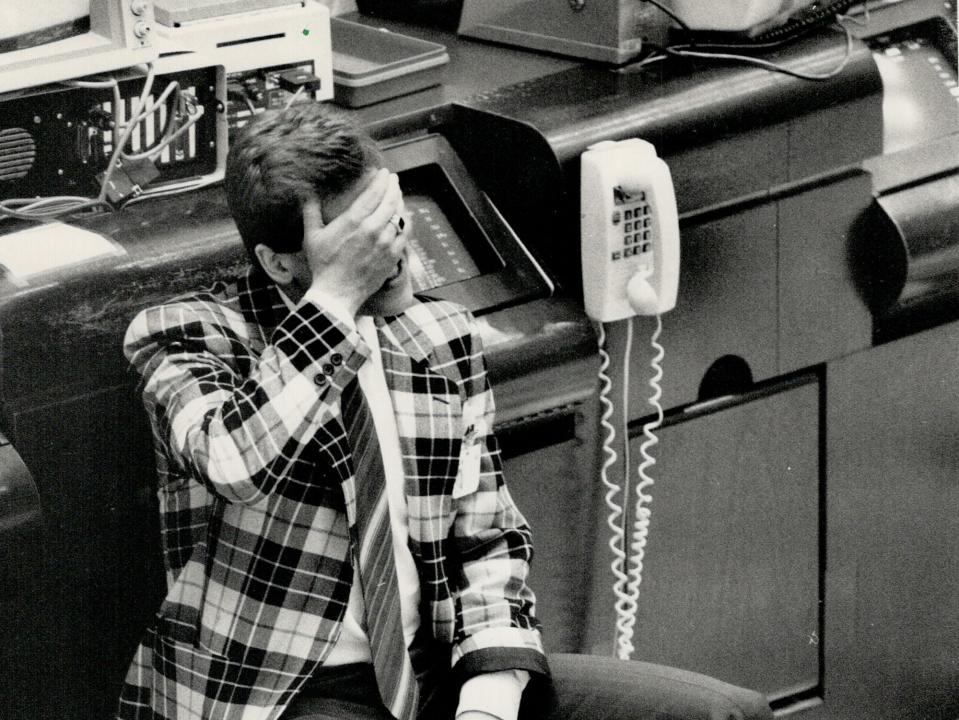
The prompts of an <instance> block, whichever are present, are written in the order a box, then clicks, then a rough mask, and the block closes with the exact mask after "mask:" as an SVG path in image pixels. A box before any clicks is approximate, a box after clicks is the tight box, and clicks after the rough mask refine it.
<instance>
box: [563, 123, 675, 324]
mask: <svg viewBox="0 0 959 720" xmlns="http://www.w3.org/2000/svg"><path fill="white" fill-rule="evenodd" d="M581 171H582V179H581V192H580V208H581V210H580V218H581V223H580V229H581V254H582V262H583V295H584V301H585V305H586V314H587V315H589V316H590V317H591V318H593V319H594V320H599V321H600V322H614V321H616V320H623V319H625V318H628V317H632V316H633V315H658V314H660V313H664V312H667V311H668V310H671V309H672V308H673V307H674V306H675V305H676V293H677V289H678V287H679V218H678V214H677V211H676V197H675V195H674V193H673V181H672V178H671V176H670V174H669V167H668V166H667V165H666V163H665V162H663V161H662V160H661V159H660V158H659V157H657V155H656V148H655V147H653V145H652V144H651V143H649V142H646V141H645V140H640V139H638V138H632V139H629V140H621V141H619V142H615V141H612V140H608V141H604V142H600V143H597V144H595V145H591V146H590V147H589V148H588V149H587V150H586V152H584V153H583V155H582V157H581Z"/></svg>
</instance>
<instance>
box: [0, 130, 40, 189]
mask: <svg viewBox="0 0 959 720" xmlns="http://www.w3.org/2000/svg"><path fill="white" fill-rule="evenodd" d="M36 157H37V146H36V144H35V143H34V142H33V138H32V137H31V136H30V133H28V132H27V131H26V130H24V129H23V128H0V182H9V181H11V180H19V179H20V178H22V177H24V176H25V175H26V174H27V173H28V172H30V168H32V167H33V163H34V160H36Z"/></svg>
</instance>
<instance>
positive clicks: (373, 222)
mask: <svg viewBox="0 0 959 720" xmlns="http://www.w3.org/2000/svg"><path fill="white" fill-rule="evenodd" d="M402 207H403V191H402V190H400V179H399V177H397V176H396V175H390V179H389V184H388V186H387V188H386V192H384V193H383V197H382V198H381V199H380V203H379V205H377V207H376V209H374V210H373V211H372V212H371V213H369V214H368V216H367V222H368V223H369V226H370V227H371V228H380V227H384V226H385V225H386V224H387V223H388V222H389V221H390V218H391V217H393V216H394V215H399V214H400V209H401V208H402Z"/></svg>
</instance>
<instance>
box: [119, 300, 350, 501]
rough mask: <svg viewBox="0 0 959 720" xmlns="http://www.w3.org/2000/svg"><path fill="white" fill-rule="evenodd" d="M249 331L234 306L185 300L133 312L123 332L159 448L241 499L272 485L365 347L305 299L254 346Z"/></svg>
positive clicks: (346, 380) (215, 488)
mask: <svg viewBox="0 0 959 720" xmlns="http://www.w3.org/2000/svg"><path fill="white" fill-rule="evenodd" d="M250 333H251V326H249V325H248V324H247V323H246V321H245V320H244V319H243V317H242V316H241V315H240V314H239V313H237V312H235V311H234V310H232V309H230V308H227V307H224V306H222V305H219V304H217V303H216V302H213V301H208V300H199V299H192V300H185V301H181V302H176V303H171V304H168V305H163V306H159V307H154V308H149V309H147V310H145V311H143V312H142V313H140V314H139V315H138V316H137V317H136V318H135V319H134V320H133V322H132V324H131V325H130V327H129V329H128V330H127V334H126V338H125V339H124V351H125V353H126V356H127V359H128V360H129V361H130V363H131V365H132V366H133V367H134V369H135V370H136V371H137V372H138V373H139V374H140V376H141V388H142V395H143V401H144V404H145V405H146V408H147V411H148V412H149V414H150V416H151V418H152V421H153V423H154V426H155V430H156V434H157V436H158V438H159V441H160V442H162V443H164V444H165V445H166V447H165V448H163V449H164V451H165V452H166V454H167V455H168V456H169V457H170V458H171V459H172V460H173V461H174V462H176V463H179V464H180V465H182V467H183V468H184V470H186V471H187V472H189V473H190V474H191V475H192V476H194V477H196V478H197V479H198V480H200V481H202V482H204V483H205V484H206V485H208V486H209V487H210V488H211V489H212V490H213V491H214V492H215V493H217V494H219V495H221V496H222V497H224V498H225V499H226V500H227V501H229V502H238V503H246V504H253V503H256V502H258V501H259V500H261V499H262V498H263V497H264V496H266V495H268V494H269V493H270V492H272V491H273V489H274V487H275V485H276V483H277V480H278V479H280V478H281V477H283V476H284V474H285V470H286V468H287V467H288V466H289V465H290V464H291V463H292V462H293V461H294V460H296V458H297V457H299V456H300V454H301V453H302V451H303V448H304V447H305V446H307V444H308V443H309V442H310V440H311V438H312V437H313V435H314V434H315V432H316V429H317V424H318V423H319V422H322V420H323V419H324V418H328V417H329V413H327V412H323V406H324V404H326V405H329V403H332V402H337V400H338V397H339V393H340V391H341V390H342V388H343V387H345V385H346V384H348V383H349V381H350V380H351V379H352V378H353V377H354V376H355V374H356V370H357V369H358V368H359V366H360V365H361V364H362V363H363V361H364V360H365V358H366V357H367V356H368V354H369V349H368V348H367V346H366V344H365V343H364V342H363V340H362V339H361V338H360V336H359V335H358V333H356V331H355V330H351V329H348V328H346V327H345V326H344V325H342V324H340V323H339V322H338V321H336V320H335V319H334V318H333V317H331V316H328V315H327V314H326V313H324V312H323V311H322V310H321V309H320V308H319V307H317V306H316V305H313V304H312V303H303V304H301V305H300V306H299V307H298V308H296V310H294V311H292V312H291V313H290V314H289V315H288V316H287V317H286V318H285V319H284V320H283V321H282V322H281V323H280V325H279V326H278V327H277V328H276V330H275V331H274V332H273V336H272V338H271V341H270V343H269V344H267V345H266V346H265V347H264V348H263V350H262V352H260V353H256V352H254V351H253V350H251V345H252V343H251V340H250Z"/></svg>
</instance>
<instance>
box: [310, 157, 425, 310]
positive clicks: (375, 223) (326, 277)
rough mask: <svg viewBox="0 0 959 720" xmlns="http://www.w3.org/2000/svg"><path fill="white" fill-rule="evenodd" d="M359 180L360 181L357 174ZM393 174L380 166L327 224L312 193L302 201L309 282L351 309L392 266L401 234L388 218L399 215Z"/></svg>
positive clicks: (400, 201)
mask: <svg viewBox="0 0 959 720" xmlns="http://www.w3.org/2000/svg"><path fill="white" fill-rule="evenodd" d="M360 182H363V181H362V180H361V181H360ZM403 210H404V206H403V193H402V191H401V190H400V185H399V178H398V177H397V176H396V175H393V174H391V173H390V172H389V171H388V170H386V169H381V170H379V171H377V172H376V174H375V175H374V176H373V177H372V179H371V180H370V181H369V183H368V184H367V186H366V187H365V188H364V189H363V190H362V191H361V192H360V194H359V195H357V197H356V199H355V200H353V203H352V204H351V205H350V206H349V207H348V208H347V209H346V210H345V211H344V212H342V213H340V214H339V215H338V216H337V217H336V218H335V219H334V220H333V221H332V222H331V223H330V224H329V225H324V224H323V217H322V215H321V213H320V204H319V201H318V200H317V199H316V198H309V199H306V200H305V201H304V202H303V250H304V252H305V253H306V258H307V262H308V263H309V266H310V270H311V271H312V273H313V287H316V288H319V289H321V290H322V291H323V292H324V293H327V294H329V295H330V296H332V297H335V298H337V299H339V300H341V301H342V302H343V304H344V306H345V308H346V309H347V310H348V311H349V312H350V314H351V315H355V314H356V311H357V310H358V309H359V307H360V305H362V304H363V302H364V301H365V300H366V299H367V298H368V297H370V295H372V294H373V293H374V292H376V291H377V290H378V289H379V288H380V287H381V286H382V285H383V283H384V282H386V280H387V279H388V278H389V277H390V276H391V275H393V274H394V273H395V272H396V264H397V262H399V260H400V258H401V257H402V255H403V251H404V249H405V247H406V236H405V234H403V233H400V232H399V231H398V228H397V227H396V226H395V225H394V223H391V222H390V218H391V217H393V216H394V215H402V213H403Z"/></svg>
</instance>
